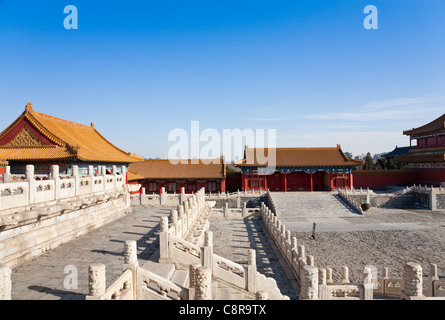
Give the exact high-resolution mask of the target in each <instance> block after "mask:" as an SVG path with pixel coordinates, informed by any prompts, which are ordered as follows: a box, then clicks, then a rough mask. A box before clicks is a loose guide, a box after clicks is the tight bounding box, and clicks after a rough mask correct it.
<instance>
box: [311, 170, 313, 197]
mask: <svg viewBox="0 0 445 320" xmlns="http://www.w3.org/2000/svg"><path fill="white" fill-rule="evenodd" d="M313 191H314V178H313V176H312V171H311V192H313Z"/></svg>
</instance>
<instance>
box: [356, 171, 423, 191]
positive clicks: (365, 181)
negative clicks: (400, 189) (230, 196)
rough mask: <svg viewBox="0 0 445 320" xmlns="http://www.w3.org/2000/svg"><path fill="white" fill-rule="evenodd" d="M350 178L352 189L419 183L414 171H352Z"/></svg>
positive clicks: (417, 175)
mask: <svg viewBox="0 0 445 320" xmlns="http://www.w3.org/2000/svg"><path fill="white" fill-rule="evenodd" d="M352 176H353V184H354V188H366V187H370V188H371V187H387V186H390V185H400V186H406V185H412V184H414V183H419V174H418V172H417V171H415V170H354V171H352Z"/></svg>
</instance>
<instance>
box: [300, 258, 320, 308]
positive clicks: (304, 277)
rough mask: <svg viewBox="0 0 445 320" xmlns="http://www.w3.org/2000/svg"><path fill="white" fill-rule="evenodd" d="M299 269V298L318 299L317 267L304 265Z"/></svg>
mask: <svg viewBox="0 0 445 320" xmlns="http://www.w3.org/2000/svg"><path fill="white" fill-rule="evenodd" d="M301 270H302V274H301V275H300V278H301V292H300V300H318V269H317V268H316V267H313V266H304V267H303V268H302V269H301Z"/></svg>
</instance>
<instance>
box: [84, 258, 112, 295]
mask: <svg viewBox="0 0 445 320" xmlns="http://www.w3.org/2000/svg"><path fill="white" fill-rule="evenodd" d="M88 288H89V295H88V296H87V297H86V298H87V300H94V299H97V298H99V297H100V296H101V295H103V294H104V293H105V291H106V289H107V287H106V274H105V265H104V264H101V263H94V264H92V265H90V267H89V269H88Z"/></svg>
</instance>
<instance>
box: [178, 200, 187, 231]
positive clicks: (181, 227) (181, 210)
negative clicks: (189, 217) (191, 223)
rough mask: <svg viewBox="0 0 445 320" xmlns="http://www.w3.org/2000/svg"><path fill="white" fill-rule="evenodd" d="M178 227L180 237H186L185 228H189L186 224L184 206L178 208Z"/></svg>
mask: <svg viewBox="0 0 445 320" xmlns="http://www.w3.org/2000/svg"><path fill="white" fill-rule="evenodd" d="M178 219H179V221H178V225H179V232H178V237H179V238H181V239H182V238H183V237H184V235H185V228H186V227H187V223H186V222H184V220H185V217H184V206H183V205H179V206H178Z"/></svg>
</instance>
